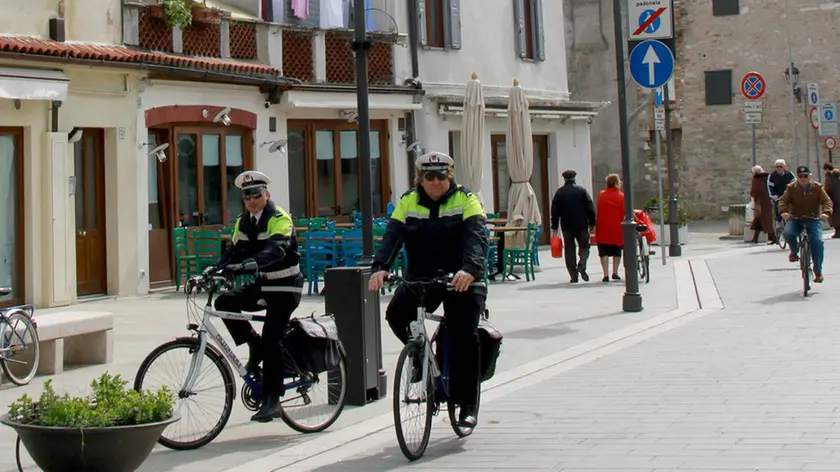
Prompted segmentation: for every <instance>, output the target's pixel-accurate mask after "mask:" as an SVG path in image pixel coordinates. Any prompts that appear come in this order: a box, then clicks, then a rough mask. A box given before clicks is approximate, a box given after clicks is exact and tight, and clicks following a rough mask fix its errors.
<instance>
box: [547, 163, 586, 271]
mask: <svg viewBox="0 0 840 472" xmlns="http://www.w3.org/2000/svg"><path fill="white" fill-rule="evenodd" d="M575 177H577V172H575V171H573V170H567V171H565V172H563V180H564V181H565V183H564V184H563V186H562V187H560V188H558V189H557V191H556V192H555V193H554V198H553V199H552V200H551V235H552V236H557V227H558V226H559V227H560V229H561V230H562V232H563V241H564V242H565V243H566V248H565V249H566V250H565V254H564V255H565V257H566V270H568V271H569V276H570V277H571V283H577V282H578V275H580V277H582V278H583V280H584V281H585V282H588V281H589V274H587V273H586V261H587V260H588V259H589V246H590V243H589V239H590V238H589V233H590V231H591V230H592V228H594V227H595V205H594V204H593V202H592V196H590V195H589V192H587V191H586V189H585V188H583V187H581V186H580V185H578V184H576V183H575ZM576 243H577V244H576ZM576 245H577V246H578V247H579V248H580V260H579V261H578V255H577V254H575V249H576V248H575V246H576Z"/></svg>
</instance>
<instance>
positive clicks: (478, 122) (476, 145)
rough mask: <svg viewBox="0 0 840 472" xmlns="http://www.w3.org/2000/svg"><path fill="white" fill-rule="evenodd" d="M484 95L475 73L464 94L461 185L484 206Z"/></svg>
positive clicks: (459, 172)
mask: <svg viewBox="0 0 840 472" xmlns="http://www.w3.org/2000/svg"><path fill="white" fill-rule="evenodd" d="M483 148H484V95H483V94H482V93H481V82H479V81H478V75H477V74H476V73H475V72H473V74H472V80H470V81H469V82H467V90H466V92H465V93H464V116H463V118H462V119H461V163H460V170H459V171H458V174H459V180H460V181H461V183H462V184H463V185H464V186H465V187H467V188H468V189H470V190H471V191H472V192H473V193H474V194H475V195H476V196H477V197H478V199H479V200H481V202H482V204H483V203H484V200H483V198H482V197H481V180H482V174H483V173H484V169H483V164H482V160H481V156H482V154H483V151H484V149H483Z"/></svg>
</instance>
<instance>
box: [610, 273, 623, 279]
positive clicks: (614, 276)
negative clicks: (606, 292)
mask: <svg viewBox="0 0 840 472" xmlns="http://www.w3.org/2000/svg"><path fill="white" fill-rule="evenodd" d="M612 279H613V280H621V277H619V276H618V274H613V276H612Z"/></svg>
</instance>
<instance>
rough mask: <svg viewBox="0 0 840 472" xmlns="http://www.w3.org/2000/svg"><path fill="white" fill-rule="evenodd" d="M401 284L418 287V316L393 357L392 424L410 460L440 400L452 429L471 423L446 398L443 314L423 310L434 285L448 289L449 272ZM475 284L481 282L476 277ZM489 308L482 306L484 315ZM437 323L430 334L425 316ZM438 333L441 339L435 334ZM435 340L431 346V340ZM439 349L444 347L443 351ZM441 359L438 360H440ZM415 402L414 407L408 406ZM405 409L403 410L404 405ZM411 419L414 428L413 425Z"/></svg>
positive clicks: (422, 444) (424, 441)
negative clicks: (464, 421)
mask: <svg viewBox="0 0 840 472" xmlns="http://www.w3.org/2000/svg"><path fill="white" fill-rule="evenodd" d="M385 281H386V282H387V283H389V284H393V283H395V282H396V277H395V276H393V274H392V275H390V276H389V277H388V278H386V279H385ZM400 283H401V284H403V285H406V286H408V287H411V288H412V289H414V290H417V291H418V294H419V295H420V297H419V298H420V303H419V305H418V307H417V319H416V320H415V321H412V322H411V324H410V326H409V331H410V339H409V341H408V342H407V343H406V345H405V346H404V347H403V349H402V352H400V356H399V359H398V360H397V370H396V372H395V373H394V427H395V429H396V433H397V442H398V443H399V445H400V450H401V451H402V453H403V455H405V457H406V458H408V460H411V461H414V460H417V459H419V458H421V457H423V453H424V452H425V451H426V446H428V444H429V436H430V435H431V432H432V417H433V416H435V415H437V413H438V412H439V410H440V405H441V404H442V403H444V402H446V403H447V410H448V412H449V423H450V425H451V426H452V429H453V430H454V431H455V434H456V435H458V437H460V438H463V437H466V436H469V435H470V434H472V432H473V428H469V427H463V426H460V425H459V424H458V416H459V414H460V407H459V406H458V405H456V404H454V403H453V402H452V400H451V399H450V398H449V370H450V359H449V352H450V349H449V348H450V339H449V334H448V331H447V330H445V329H443V330H441V329H440V328H442V327H445V325H446V319H445V317H443V316H441V315H436V314H434V313H429V312H427V311H426V308H425V307H426V295H427V293H428V291H429V289H431V288H432V287H434V286H435V285H445V286H446V287H447V290H452V287H451V285H450V284H451V283H452V275H451V274H450V275H444V276H440V277H436V278H434V279H431V280H425V281H408V280H402V281H401V282H400ZM473 285H474V286H483V285H484V284H483V283H480V282H475V283H473ZM488 317H489V312H488V311H487V310H484V315H483V318H484V319H485V320H486V319H487V318H488ZM427 319H428V320H432V321H437V322H439V323H440V326H439V331H438V332H437V333H435V336H433V337H432V339H429V336H428V334H427V332H426V323H425V320H427ZM438 335H442V336H443V338H444V339H438V338H437V337H438ZM433 344H434V347H435V348H434V350H433V348H432V345H433ZM441 349H442V352H441ZM439 363H440V364H439ZM480 396H481V389H479V398H477V399H476V414H478V404H479V401H480ZM414 407H416V411H414V412H412V411H411V409H412V408H414ZM403 409H405V410H406V411H403ZM412 425H414V426H415V427H416V428H417V430H413V429H412Z"/></svg>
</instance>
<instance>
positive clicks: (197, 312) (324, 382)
mask: <svg viewBox="0 0 840 472" xmlns="http://www.w3.org/2000/svg"><path fill="white" fill-rule="evenodd" d="M255 273H256V272H255ZM256 276H257V277H259V274H258V273H256ZM232 285H233V284H232V281H231V280H230V279H228V278H227V277H224V276H221V275H210V274H206V275H199V276H196V277H193V278H191V279H190V280H189V281H188V282H187V288H188V290H187V291H188V293H189V294H190V295H189V296H188V297H187V313H188V315H189V318H190V321H195V322H191V323H189V324H188V325H187V329H188V330H190V331H191V332H192V333H193V334H192V336H188V337H187V336H185V337H179V338H177V339H175V340H173V341H169V342H167V343H164V344H162V345H160V346H158V347H157V348H155V349H154V350H153V351H152V352H151V353H149V355H148V356H146V359H145V360H143V363H142V364H141V365H140V368H139V369H138V371H137V377H136V380H135V382H134V388H135V389H136V390H138V391H139V390H141V389H147V388H151V389H157V388H159V387H160V385H166V386H167V387H169V389H170V391H174V392H178V395H177V400H178V404H177V407H176V408H177V411H178V413H179V414H180V415H181V420H180V421H178V422H176V423H173V424H172V425H170V426H169V427H167V428H166V430H164V432H163V435H162V436H161V437H160V440H159V441H158V442H159V443H160V444H162V445H164V446H166V447H168V448H170V449H176V450H186V449H196V448H199V447H202V446H204V445H206V444H207V443H209V442H210V441H212V440H213V439H215V438H216V436H218V435H219V433H221V432H222V429H224V427H225V425H226V424H227V422H228V419H229V418H230V413H231V410H232V408H233V399H234V398H235V397H236V381H235V377H234V370H235V372H236V374H237V375H238V376H239V377H240V378H242V380H243V382H244V383H243V385H242V392H241V397H240V398H241V400H242V403H243V404H244V405H245V408H247V409H248V410H251V411H257V410H258V409H259V408H260V402H261V400H260V397H261V395H260V394H261V389H262V375H261V374H260V373H259V372H257V373H251V372H248V371H247V370H246V369H245V367H244V366H243V365H242V362H241V361H240V360H239V358H238V357H237V356H236V354H234V352H233V349H232V348H231V347H230V346H229V345H228V343H227V342H225V340H224V338H223V337H222V335H221V334H220V333H219V331H218V330H217V329H216V327H215V326H213V322H212V318H221V319H237V320H248V321H258V322H262V321H265V316H261V315H252V314H247V313H232V312H226V311H216V310H215V309H214V308H213V298H214V296H215V295H216V294H217V293H218V292H219V291H220V289H222V288H224V289H230V288H231V287H232ZM202 290H203V291H206V292H207V303H206V305H205V306H203V307H202V306H201V305H200V304H199V303H198V302H196V296H197V294H198V293H199V292H200V291H202ZM325 317H329V315H325ZM325 317H319V318H314V317H313V318H310V317H307V318H303V319H301V320H298V319H297V318H292V320H290V322H289V326H288V327H287V329H286V334H285V338H284V342H283V344H284V347H283V348H282V349H283V350H284V351H283V359H284V364H285V366H284V371H285V374H284V377H285V378H286V379H287V380H286V382H285V384H284V387H285V391H286V396H284V397H283V398H282V400H281V403H280V409H279V416H280V418H281V419H282V420H283V421H284V422H285V423H286V424H287V425H289V426H290V427H291V428H292V429H294V430H296V431H299V432H301V433H314V432H319V431H323V430H325V429H327V428H328V427H329V426H330V425H332V424H333V423H334V422H335V420H336V419H338V416H339V415H340V414H341V411H342V409H343V408H344V400H345V395H346V393H347V370H346V368H345V355H344V348H343V347H342V346H341V342H340V341H338V340H337V339H335V342H336V343H338V345H337V349H338V351H339V352H338V359H336V361H337V362H336V364H337V365H335V366H332V368H328V369H315V370H317V371H313V370H310V369H307V367H306V366H304V365H301V364H304V363H303V362H300V363H298V362H297V361H296V360H298V359H300V355H296V354H299V353H297V352H290V350H287V349H286V347H285V346H286V345H287V341H289V339H290V334H291V333H292V331H293V330H292V327H293V326H297V325H299V324H300V322H303V321H307V322H308V321H310V319H311V320H312V322H315V323H317V322H318V321H319V320H320V319H321V318H325ZM329 318H330V320H331V317H329ZM296 322H297V323H296ZM335 337H336V338H337V336H335ZM217 346H218V347H217ZM168 356H174V359H171V360H170V361H175V362H176V363H177V365H176V366H166V365H160V364H161V363H162V362H163V361H165V360H167V359H166V358H167V357H168ZM230 364H233V366H234V369H231V366H230ZM154 367H160V368H161V370H160V372H157V371H156V369H154ZM166 367H170V368H168V369H167V368H166ZM173 367H174V368H173ZM167 374H169V375H171V377H170V378H168V379H167V380H164V381H162V383H156V382H155V383H154V384H153V385H151V386H150V385H149V384H151V383H152V381H154V380H157V377H158V376H159V375H160V376H163V375H167ZM208 382H210V383H212V385H209V386H208V385H207V383H208ZM214 389H215V390H214ZM322 390H323V391H322ZM202 400H207V401H208V402H209V403H210V405H209V411H201V410H199V407H200V405H198V404H197V402H199V401H202ZM191 426H194V427H196V428H198V430H197V431H195V432H192V433H187V432H183V431H182V429H184V428H188V427H191Z"/></svg>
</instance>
